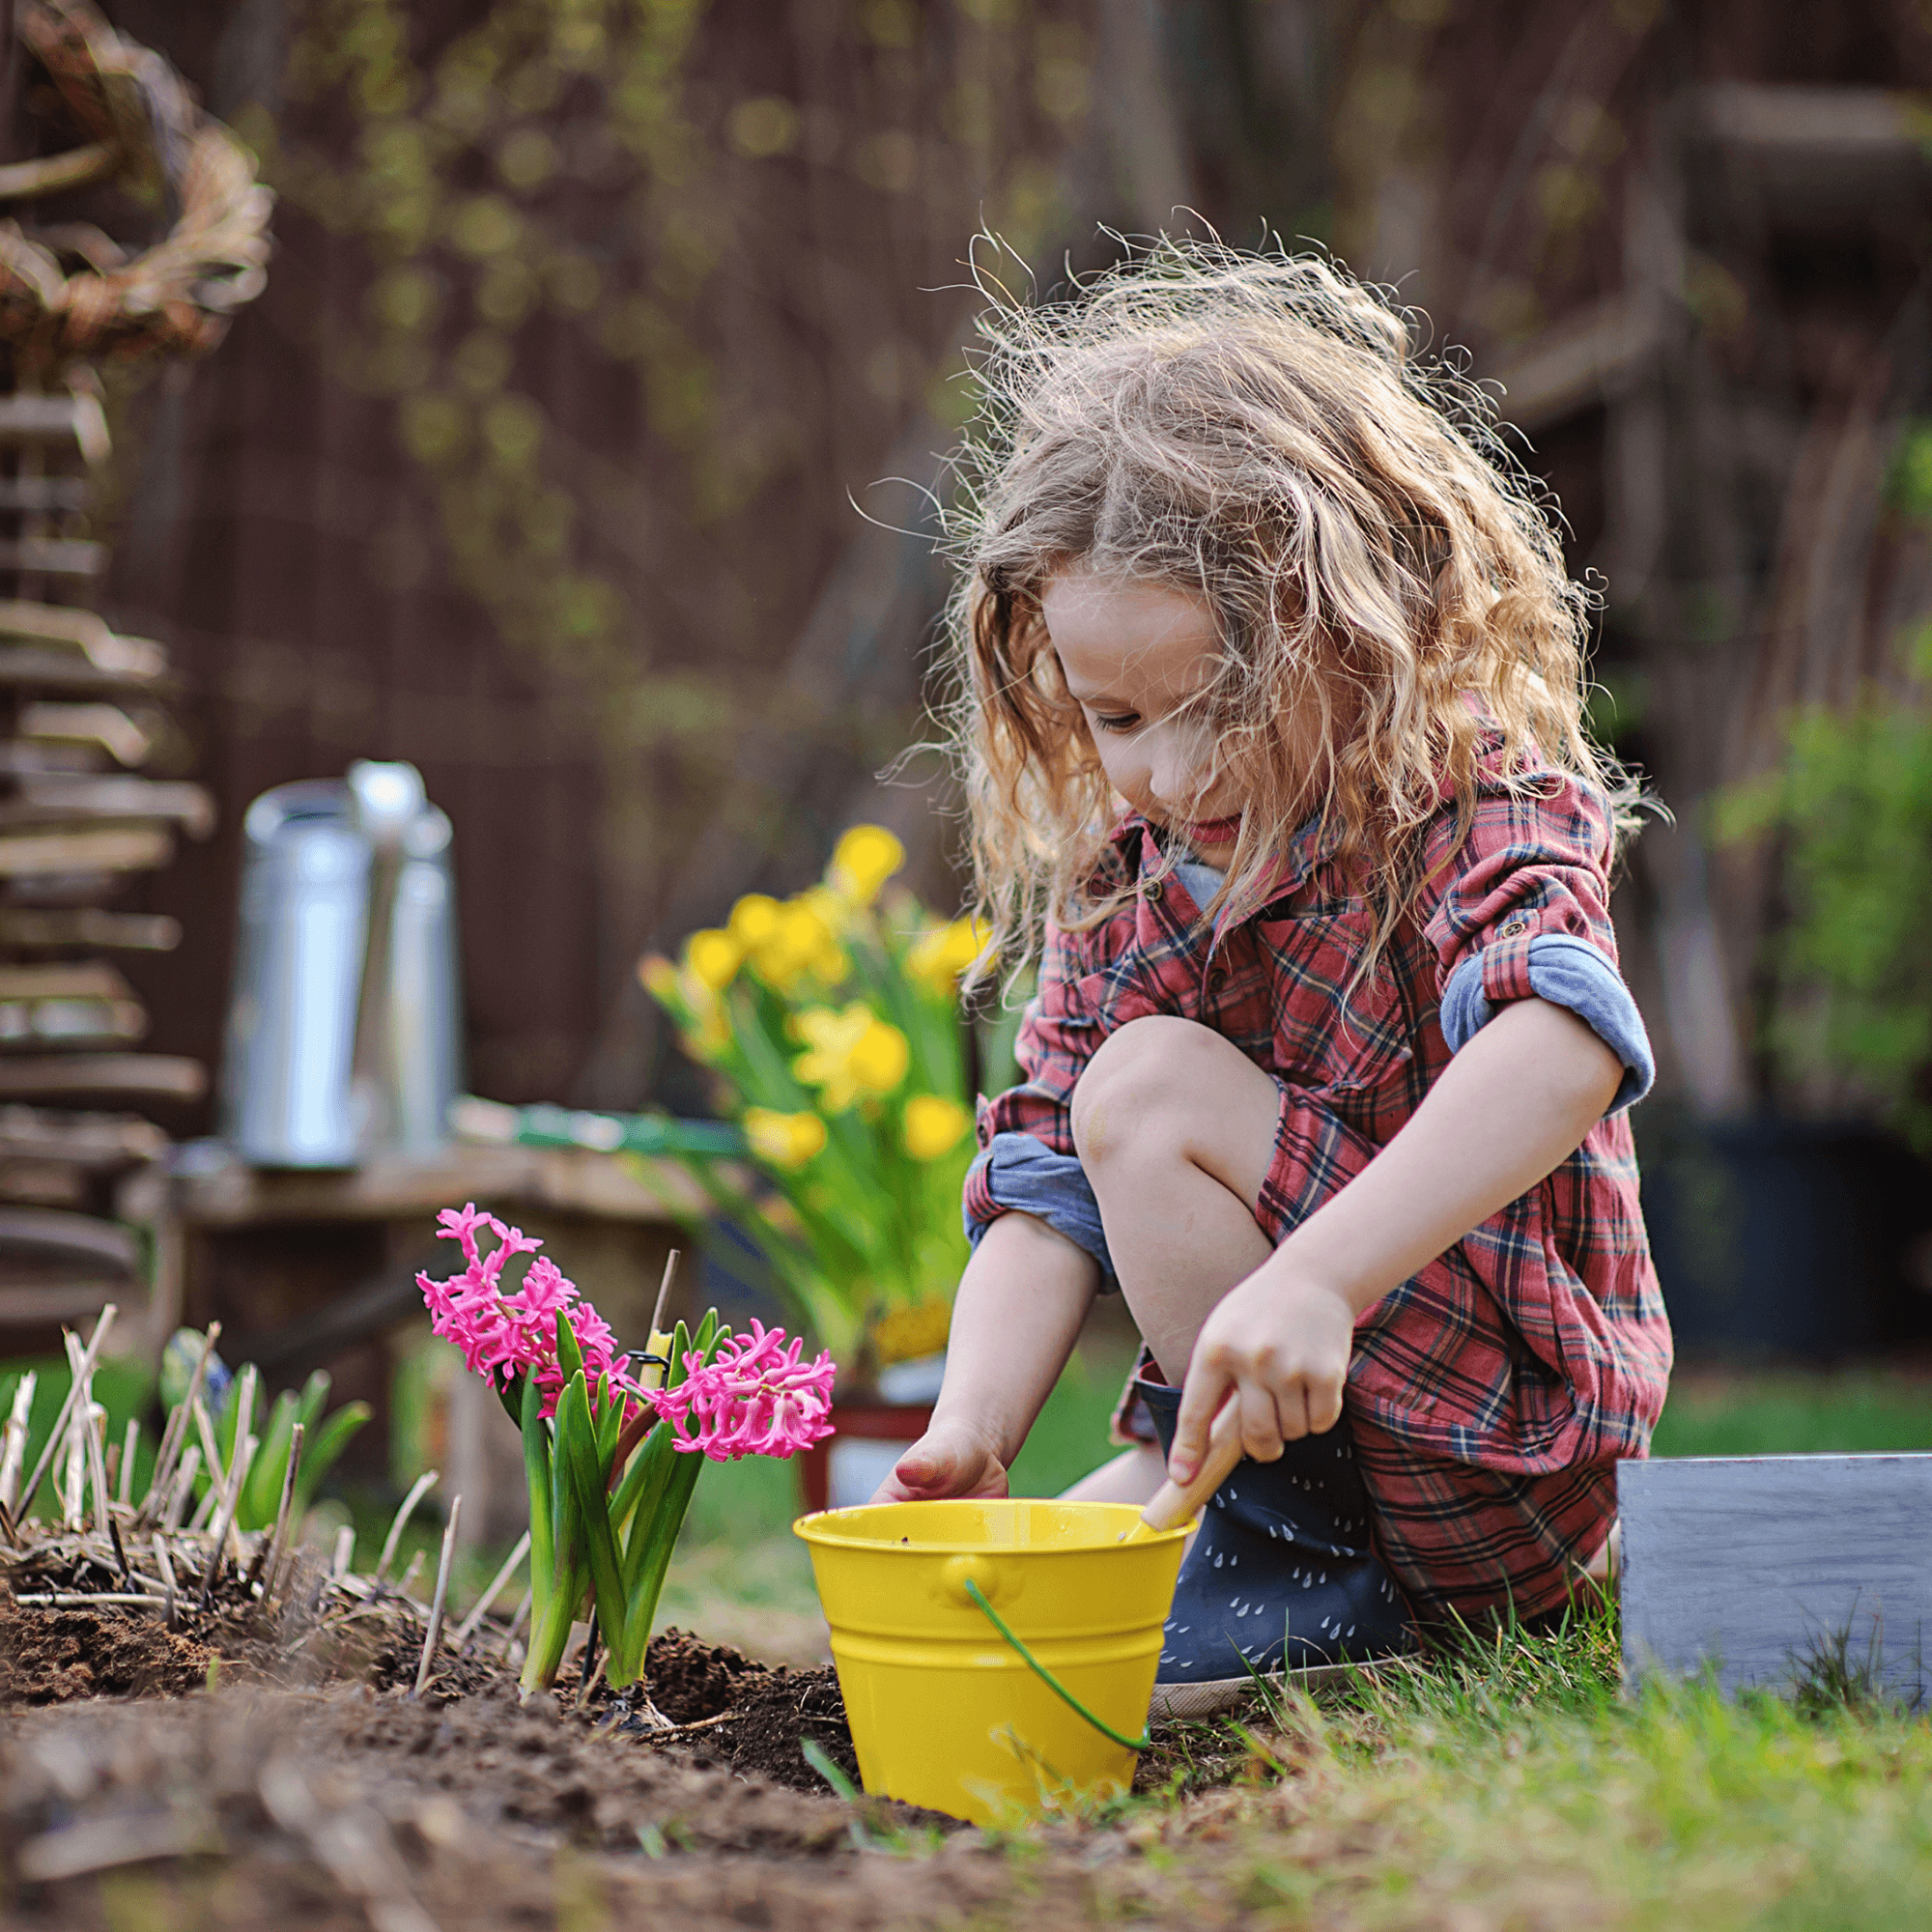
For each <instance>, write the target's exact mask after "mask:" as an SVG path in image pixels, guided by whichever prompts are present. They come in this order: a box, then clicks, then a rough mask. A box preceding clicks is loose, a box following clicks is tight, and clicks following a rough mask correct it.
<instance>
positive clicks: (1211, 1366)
mask: <svg viewBox="0 0 1932 1932" xmlns="http://www.w3.org/2000/svg"><path fill="white" fill-rule="evenodd" d="M1354 1334H1355V1311H1354V1309H1353V1307H1352V1306H1351V1305H1350V1302H1349V1300H1348V1298H1347V1297H1346V1296H1345V1295H1344V1294H1343V1293H1342V1292H1341V1291H1340V1290H1339V1289H1334V1288H1330V1287H1328V1286H1326V1285H1325V1284H1324V1283H1321V1282H1319V1281H1315V1280H1311V1279H1309V1278H1307V1277H1305V1276H1291V1277H1289V1279H1287V1280H1286V1281H1284V1280H1283V1279H1282V1278H1281V1276H1280V1275H1279V1273H1276V1272H1274V1271H1273V1270H1271V1269H1268V1268H1264V1269H1262V1270H1260V1271H1258V1272H1257V1273H1255V1274H1252V1275H1250V1276H1249V1277H1248V1278H1247V1280H1246V1281H1244V1282H1242V1283H1241V1284H1240V1286H1239V1287H1237V1288H1235V1289H1233V1290H1231V1291H1230V1292H1229V1293H1228V1294H1226V1295H1225V1296H1224V1297H1223V1298H1222V1300H1221V1303H1220V1305H1219V1306H1218V1307H1217V1308H1216V1309H1215V1310H1214V1312H1213V1314H1211V1315H1210V1316H1208V1320H1207V1321H1205V1322H1204V1323H1203V1324H1202V1327H1201V1333H1200V1335H1199V1336H1198V1338H1197V1339H1196V1341H1195V1344H1194V1355H1193V1359H1192V1360H1191V1361H1190V1362H1189V1363H1188V1365H1187V1379H1186V1381H1185V1382H1184V1383H1183V1384H1182V1387H1181V1396H1180V1414H1179V1418H1178V1419H1177V1421H1176V1423H1175V1430H1174V1449H1173V1452H1172V1453H1171V1454H1170V1455H1169V1457H1168V1459H1167V1468H1168V1474H1169V1475H1170V1476H1172V1477H1173V1479H1174V1480H1175V1481H1176V1482H1177V1483H1185V1482H1187V1481H1189V1480H1190V1479H1191V1478H1192V1477H1193V1475H1194V1472H1195V1471H1196V1469H1198V1468H1199V1467H1200V1464H1201V1458H1202V1456H1203V1455H1204V1454H1205V1453H1206V1450H1207V1446H1208V1429H1209V1428H1210V1427H1211V1426H1212V1424H1213V1421H1214V1417H1215V1416H1216V1415H1217V1414H1219V1412H1220V1409H1221V1405H1222V1403H1223V1402H1224V1401H1226V1400H1227V1399H1228V1396H1229V1392H1230V1391H1231V1390H1232V1391H1234V1395H1235V1399H1236V1401H1238V1402H1239V1404H1240V1406H1241V1447H1242V1449H1243V1450H1244V1451H1245V1452H1246V1453H1247V1454H1248V1455H1250V1456H1252V1457H1253V1458H1254V1459H1255V1461H1256V1462H1258V1463H1272V1462H1274V1461H1276V1460H1277V1458H1279V1456H1280V1455H1281V1445H1282V1444H1283V1443H1284V1442H1293V1441H1294V1440H1295V1439H1296V1438H1297V1437H1299V1436H1303V1435H1321V1433H1322V1431H1323V1430H1327V1429H1333V1428H1334V1426H1335V1424H1336V1422H1337V1421H1338V1420H1339V1418H1340V1416H1341V1413H1342V1384H1343V1382H1344V1381H1345V1380H1346V1379H1347V1378H1348V1374H1349V1355H1350V1350H1351V1348H1352V1346H1353V1343H1354Z"/></svg>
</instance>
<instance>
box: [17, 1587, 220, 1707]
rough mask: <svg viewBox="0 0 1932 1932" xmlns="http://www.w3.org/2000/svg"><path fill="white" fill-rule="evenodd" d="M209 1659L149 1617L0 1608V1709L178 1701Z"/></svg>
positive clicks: (204, 1674)
mask: <svg viewBox="0 0 1932 1932" xmlns="http://www.w3.org/2000/svg"><path fill="white" fill-rule="evenodd" d="M215 1655H216V1653H215V1652H214V1651H213V1650H212V1649H211V1648H210V1647H209V1646H208V1645H207V1644H205V1643H197V1642H196V1641H195V1640H194V1638H192V1637H190V1636H186V1635H184V1634H182V1633H180V1632H178V1631H171V1630H169V1629H168V1628H167V1627H166V1626H165V1625H164V1624H162V1623H160V1622H159V1621H158V1620H156V1619H155V1618H152V1617H130V1616H128V1615H125V1614H123V1613H121V1612H118V1611H116V1610H112V1609H107V1610H90V1609H84V1608H76V1609H71V1610H43V1609H27V1610H22V1609H17V1608H15V1607H14V1606H13V1605H9V1604H0V1705H9V1704H69V1703H71V1702H73V1701H74V1699H76V1698H79V1697H184V1696H185V1695H186V1694H187V1693H188V1692H189V1691H190V1690H200V1689H201V1688H202V1687H203V1686H204V1685H205V1684H206V1683H207V1682H208V1667H209V1665H210V1664H211V1663H213V1662H214V1659H215Z"/></svg>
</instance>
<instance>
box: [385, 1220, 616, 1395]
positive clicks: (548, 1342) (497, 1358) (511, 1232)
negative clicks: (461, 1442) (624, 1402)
mask: <svg viewBox="0 0 1932 1932" xmlns="http://www.w3.org/2000/svg"><path fill="white" fill-rule="evenodd" d="M437 1233H438V1235H439V1236H440V1237H441V1238H442V1239H443V1240H446V1241H457V1242H460V1243H461V1244H462V1248H463V1260H464V1268H463V1272H462V1273H461V1274H453V1275H451V1276H449V1278H448V1279H447V1280H445V1281H433V1280H432V1279H431V1278H430V1277H429V1276H428V1275H427V1274H419V1275H417V1276H416V1286H417V1287H418V1288H420V1289H421V1290H422V1293H423V1300H424V1301H425V1302H426V1303H427V1304H428V1306H429V1321H430V1327H431V1328H432V1329H433V1330H434V1331H435V1332H436V1333H437V1334H438V1335H440V1336H441V1337H442V1339H443V1340H444V1341H446V1342H453V1343H455V1344H456V1346H457V1347H458V1348H459V1349H461V1350H463V1359H464V1362H465V1364H466V1366H467V1367H468V1368H469V1371H470V1373H471V1374H472V1375H479V1376H482V1377H483V1378H485V1379H486V1380H487V1381H489V1382H490V1384H491V1385H492V1386H493V1387H495V1388H498V1389H507V1388H508V1387H509V1386H510V1384H511V1383H512V1382H513V1381H515V1380H516V1379H517V1378H518V1377H520V1376H529V1377H532V1378H534V1379H535V1381H536V1384H537V1387H538V1388H539V1389H541V1390H542V1391H543V1413H544V1414H545V1415H547V1416H548V1415H551V1414H553V1413H554V1411H555V1408H556V1399H557V1397H558V1396H559V1395H560V1394H561V1393H562V1392H563V1368H562V1365H561V1364H560V1363H559V1362H558V1361H557V1358H556V1318H557V1315H558V1314H559V1313H560V1312H566V1311H567V1312H568V1314H569V1316H570V1328H571V1333H572V1334H573V1335H575V1336H576V1337H577V1346H578V1350H579V1351H580V1352H581V1353H582V1356H583V1373H584V1379H585V1381H587V1382H588V1383H589V1385H590V1399H591V1401H592V1402H593V1403H595V1401H596V1400H597V1384H598V1381H599V1380H600V1379H601V1378H603V1377H604V1376H607V1375H608V1376H609V1377H610V1378H611V1387H612V1389H613V1390H616V1391H619V1392H620V1393H621V1394H622V1395H626V1396H628V1395H631V1394H634V1393H635V1388H634V1384H633V1383H632V1381H631V1379H630V1378H629V1377H627V1376H626V1375H625V1374H624V1372H623V1358H621V1357H620V1356H619V1355H618V1353H617V1338H616V1337H615V1336H614V1335H613V1334H612V1333H611V1328H610V1324H609V1323H608V1322H606V1321H604V1319H603V1317H602V1316H600V1315H599V1314H598V1313H597V1311H596V1309H594V1308H593V1307H591V1305H590V1304H589V1303H588V1302H587V1301H585V1300H584V1299H583V1298H582V1295H580V1294H579V1293H578V1292H577V1287H576V1284H575V1283H573V1282H572V1281H570V1280H569V1279H568V1278H567V1277H566V1276H565V1275H564V1274H563V1273H562V1272H561V1271H560V1270H559V1269H558V1267H557V1265H556V1264H555V1263H554V1262H553V1261H552V1260H551V1259H550V1258H549V1256H547V1255H541V1256H538V1258H537V1259H536V1260H535V1261H533V1262H532V1263H531V1264H530V1265H529V1267H528V1268H527V1270H526V1272H525V1275H524V1281H523V1286H522V1287H521V1288H518V1289H514V1290H512V1291H510V1292H509V1293H505V1292H504V1290H503V1285H502V1277H503V1264H504V1263H506V1262H507V1261H509V1260H510V1259H511V1257H512V1256H515V1255H535V1254H536V1253H537V1250H538V1249H539V1248H541V1247H542V1246H543V1243H542V1242H541V1241H540V1240H538V1239H536V1237H535V1236H530V1235H526V1234H525V1233H524V1231H523V1230H522V1229H521V1228H512V1227H509V1226H506V1225H505V1224H504V1223H503V1222H501V1221H499V1220H497V1217H496V1216H495V1215H494V1214H486V1213H482V1212H479V1211H478V1209H477V1208H476V1205H475V1203H474V1202H469V1203H467V1204H466V1205H465V1206H464V1207H463V1208H460V1209H459V1208H444V1209H443V1210H442V1211H441V1213H440V1214H439V1215H438V1216H437ZM479 1234H486V1235H490V1236H495V1238H496V1246H495V1247H493V1248H491V1249H490V1250H489V1252H488V1253H485V1252H484V1250H483V1245H482V1243H481V1241H480V1240H479V1239H478V1238H477V1236H478V1235H479Z"/></svg>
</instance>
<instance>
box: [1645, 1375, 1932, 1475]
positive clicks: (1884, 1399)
mask: <svg viewBox="0 0 1932 1932" xmlns="http://www.w3.org/2000/svg"><path fill="white" fill-rule="evenodd" d="M1914 1449H1917V1450H1932V1381H1928V1380H1927V1379H1925V1378H1920V1377H1915V1376H1907V1375H1902V1374H1899V1373H1898V1372H1896V1371H1887V1370H1882V1369H1860V1370H1846V1371H1844V1372H1842V1373H1839V1374H1832V1375H1803V1374H1799V1373H1796V1372H1784V1373H1778V1372H1764V1373H1756V1374H1750V1375H1690V1376H1685V1377H1681V1378H1679V1380H1678V1382H1677V1384H1676V1386H1675V1387H1673V1388H1672V1390H1671V1392H1670V1400H1669V1401H1668V1402H1667V1403H1666V1404H1665V1405H1664V1409H1663V1415H1662V1419H1661V1420H1660V1421H1659V1423H1658V1426H1657V1434H1656V1435H1655V1437H1654V1438H1653V1440H1652V1443H1651V1453H1652V1454H1653V1455H1656V1456H1791V1455H1819V1454H1825V1453H1835V1454H1838V1455H1853V1454H1861V1453H1869V1452H1872V1451H1878V1450H1894V1451H1896V1450H1914Z"/></svg>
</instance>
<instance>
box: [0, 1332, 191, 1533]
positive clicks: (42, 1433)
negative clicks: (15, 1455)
mask: <svg viewBox="0 0 1932 1932" xmlns="http://www.w3.org/2000/svg"><path fill="white" fill-rule="evenodd" d="M26 1375H32V1376H34V1377H35V1378H36V1380H35V1385H34V1401H33V1406H32V1407H31V1408H30V1409H29V1411H28V1418H27V1453H26V1456H25V1458H24V1461H23V1463H22V1467H23V1468H24V1469H27V1470H31V1469H32V1468H33V1466H34V1464H35V1463H37V1462H38V1461H39V1460H40V1455H41V1451H42V1449H43V1447H44V1446H45V1444H46V1439H47V1432H48V1431H49V1430H50V1429H51V1428H52V1427H53V1426H54V1418H55V1417H56V1416H58V1415H59V1414H60V1411H61V1405H62V1404H63V1403H64V1402H66V1400H67V1392H68V1388H69V1385H70V1384H71V1381H72V1377H71V1375H70V1373H69V1371H68V1365H67V1357H66V1356H65V1355H34V1356H27V1357H22V1358H20V1359H18V1360H14V1361H11V1362H4V1363H0V1420H5V1418H6V1417H7V1416H8V1415H9V1414H10V1413H11V1412H12V1410H13V1406H14V1390H15V1389H17V1388H18V1387H19V1385H20V1378H22V1377H23V1376H26ZM154 1397H155V1378H154V1377H153V1376H152V1375H151V1374H150V1373H149V1372H148V1369H147V1367H146V1365H145V1364H144V1363H141V1362H134V1361H128V1360H127V1359H126V1358H125V1357H120V1356H108V1357H103V1358H102V1359H101V1360H100V1361H99V1362H98V1363H97V1364H96V1365H95V1370H94V1399H95V1401H96V1402H98V1403H99V1405H100V1406H101V1407H102V1408H104V1409H105V1410H106V1411H107V1444H108V1447H109V1448H110V1449H112V1448H114V1447H115V1446H116V1445H117V1444H119V1443H121V1442H122V1441H123V1440H124V1438H125V1437H126V1435H127V1432H128V1423H129V1422H130V1421H132V1420H134V1419H136V1418H139V1419H140V1420H141V1421H142V1422H143V1424H145V1422H146V1420H147V1415H148V1410H149V1407H150V1406H151V1405H152V1404H153V1402H154ZM154 1466H155V1441H154V1438H153V1435H152V1434H151V1433H150V1432H149V1431H148V1430H147V1429H146V1428H145V1427H144V1428H143V1429H142V1432H141V1440H140V1443H139V1444H138V1446H137V1448H136V1450H135V1455H134V1493H135V1494H136V1495H137V1496H138V1495H140V1494H142V1493H143V1492H145V1490H146V1488H147V1482H148V1476H149V1474H150V1472H151V1471H152V1470H153V1468H154ZM117 1487H118V1485H117ZM38 1497H39V1508H38V1509H36V1508H35V1498H34V1497H27V1496H23V1497H22V1498H21V1503H20V1509H21V1514H22V1515H23V1516H24V1515H27V1514H30V1513H31V1514H36V1515H39V1516H40V1517H42V1518H43V1520H44V1519H48V1518H51V1517H52V1515H53V1514H54V1513H55V1512H56V1511H57V1510H58V1509H59V1507H60V1505H59V1504H58V1502H56V1501H55V1499H54V1483H53V1476H52V1474H51V1472H50V1473H49V1474H48V1476H47V1477H46V1479H45V1480H44V1481H43V1483H42V1484H41V1487H40V1490H39V1492H38Z"/></svg>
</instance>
